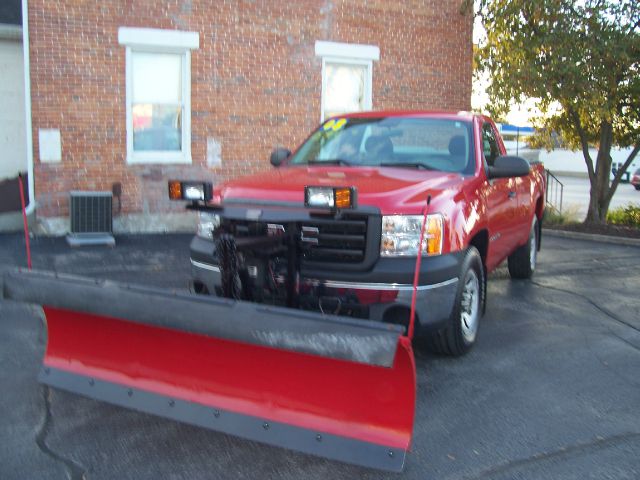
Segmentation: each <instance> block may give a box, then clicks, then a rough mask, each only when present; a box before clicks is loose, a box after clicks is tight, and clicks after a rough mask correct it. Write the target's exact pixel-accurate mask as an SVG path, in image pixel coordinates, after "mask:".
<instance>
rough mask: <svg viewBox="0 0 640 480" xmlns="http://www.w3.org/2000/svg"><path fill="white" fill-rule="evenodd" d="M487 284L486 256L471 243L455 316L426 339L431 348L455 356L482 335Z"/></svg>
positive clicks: (459, 283)
mask: <svg viewBox="0 0 640 480" xmlns="http://www.w3.org/2000/svg"><path fill="white" fill-rule="evenodd" d="M485 288H486V283H485V277H484V267H483V266H482V258H481V257H480V253H479V252H478V250H477V249H476V248H475V247H469V249H468V250H467V253H466V255H465V257H464V260H463V261H462V268H461V270H460V279H459V281H458V290H457V292H456V299H455V304H454V306H453V311H452V312H451V316H450V317H449V320H448V321H447V324H446V325H445V326H444V327H442V328H441V329H440V330H438V331H437V332H434V333H432V334H431V335H429V337H428V338H427V339H426V340H427V343H428V346H429V347H430V349H431V350H433V351H435V352H437V353H442V354H445V355H452V356H460V355H463V354H465V353H467V352H468V351H469V349H470V348H471V347H472V346H473V345H474V344H475V342H476V337H477V335H478V327H479V326H480V318H481V317H482V306H483V304H484V296H485Z"/></svg>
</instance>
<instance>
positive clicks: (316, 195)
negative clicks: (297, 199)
mask: <svg viewBox="0 0 640 480" xmlns="http://www.w3.org/2000/svg"><path fill="white" fill-rule="evenodd" d="M304 205H305V207H308V208H327V209H332V210H341V209H344V208H356V189H355V188H353V187H305V189H304Z"/></svg>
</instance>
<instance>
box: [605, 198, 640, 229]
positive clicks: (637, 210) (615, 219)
mask: <svg viewBox="0 0 640 480" xmlns="http://www.w3.org/2000/svg"><path fill="white" fill-rule="evenodd" d="M607 223H611V224H612V225H626V226H628V227H636V228H640V205H633V204H631V203H630V204H629V205H627V206H626V207H620V208H616V209H614V210H611V211H610V212H609V213H608V214H607Z"/></svg>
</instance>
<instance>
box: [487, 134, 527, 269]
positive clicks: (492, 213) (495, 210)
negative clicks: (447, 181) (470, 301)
mask: <svg viewBox="0 0 640 480" xmlns="http://www.w3.org/2000/svg"><path fill="white" fill-rule="evenodd" d="M482 147H483V148H482V150H483V156H484V162H485V166H491V165H493V163H494V162H495V159H496V158H497V157H498V156H500V155H502V153H503V152H502V151H501V150H500V147H499V145H498V141H497V140H496V133H495V131H494V129H493V127H492V126H491V124H490V123H487V122H486V123H484V124H483V125H482ZM485 196H486V205H487V214H488V224H489V250H488V255H487V267H488V268H489V269H492V268H494V267H495V266H496V265H498V264H499V263H500V262H502V260H504V259H505V258H506V257H507V256H508V255H509V254H510V253H511V252H512V251H513V249H514V248H515V246H516V244H517V242H518V238H517V233H518V220H517V215H518V198H517V191H516V182H515V179H514V178H495V179H492V180H487V185H486V189H485Z"/></svg>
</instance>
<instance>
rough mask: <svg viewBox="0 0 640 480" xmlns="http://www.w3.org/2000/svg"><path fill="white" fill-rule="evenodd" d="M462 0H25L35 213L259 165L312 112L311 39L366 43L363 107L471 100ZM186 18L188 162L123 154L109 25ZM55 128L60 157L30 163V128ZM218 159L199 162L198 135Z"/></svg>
mask: <svg viewBox="0 0 640 480" xmlns="http://www.w3.org/2000/svg"><path fill="white" fill-rule="evenodd" d="M460 3H461V0H431V1H428V0H424V1H418V0H413V1H400V2H389V1H386V0H378V1H376V0H373V1H371V0H370V1H364V0H362V1H356V0H352V1H339V0H333V1H331V0H324V1H322V0H302V1H296V2H276V1H267V0H263V1H260V0H254V1H249V0H246V1H233V0H224V1H220V0H219V1H215V2H211V1H207V0H191V1H189V0H173V1H155V0H146V1H145V0H134V1H126V2H123V1H121V0H102V1H100V2H92V1H87V0H30V1H29V24H30V25H29V30H30V49H31V50H30V54H31V82H32V83H31V92H32V105H33V138H34V162H35V187H36V200H37V202H38V215H39V216H41V217H60V216H66V215H68V199H67V196H68V191H69V190H78V189H80V190H82V189H87V190H111V186H112V184H113V183H114V182H120V183H121V184H122V213H123V214H127V213H147V212H148V213H161V212H167V211H178V210H181V209H182V206H180V205H178V204H173V205H172V204H170V203H169V201H168V200H166V199H165V195H166V183H165V182H166V179H167V178H168V177H187V178H198V177H203V176H206V177H207V178H210V179H213V180H214V182H215V181H220V180H222V179H226V178H232V177H236V176H239V175H243V174H247V173H252V172H258V171H260V170H263V169H267V168H270V166H269V162H268V157H269V153H270V152H271V150H272V148H273V147H274V146H276V145H285V146H289V147H294V146H295V145H296V144H297V143H299V142H300V141H301V140H303V139H304V138H305V137H306V135H307V134H308V133H309V132H310V131H311V130H312V129H313V128H314V127H315V126H316V125H317V123H318V122H319V120H320V95H321V65H322V62H321V59H319V58H316V57H315V55H314V45H315V41H316V40H327V41H335V42H349V43H360V44H373V45H377V46H379V47H380V60H379V61H378V62H374V65H373V107H374V109H375V110H381V109H451V110H460V109H469V108H470V97H471V68H472V67H471V56H472V44H471V34H472V19H471V17H470V16H469V15H466V16H463V15H461V14H460V13H459V7H460ZM122 26H127V27H143V28H163V29H177V30H186V31H195V32H199V34H200V48H199V49H197V50H193V51H192V54H191V89H192V93H191V103H192V157H193V163H192V165H190V166H178V165H171V166H167V165H143V166H140V165H127V163H126V126H125V82H126V79H125V47H124V46H122V45H119V44H118V28H119V27H122ZM40 128H59V129H60V131H61V137H62V162H60V163H57V164H51V163H41V162H40V161H39V152H38V141H37V139H38V130H39V129H40ZM208 137H214V138H215V139H216V140H217V141H218V142H220V143H221V146H222V167H218V168H208V167H207V166H206V165H207V164H206V148H207V138H208Z"/></svg>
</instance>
